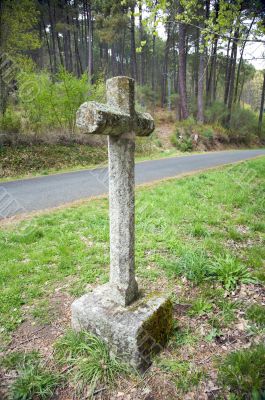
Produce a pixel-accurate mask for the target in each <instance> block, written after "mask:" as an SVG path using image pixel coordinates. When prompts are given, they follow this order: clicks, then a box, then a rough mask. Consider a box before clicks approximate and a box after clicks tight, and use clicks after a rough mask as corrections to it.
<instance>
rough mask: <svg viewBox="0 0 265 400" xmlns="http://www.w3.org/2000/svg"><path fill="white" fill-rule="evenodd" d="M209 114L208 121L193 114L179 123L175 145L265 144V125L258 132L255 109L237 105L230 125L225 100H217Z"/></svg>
mask: <svg viewBox="0 0 265 400" xmlns="http://www.w3.org/2000/svg"><path fill="white" fill-rule="evenodd" d="M205 114H206V115H205V123H204V124H198V123H197V122H196V121H195V120H194V119H193V118H192V117H190V118H188V119H187V120H185V121H181V122H177V123H176V129H175V132H173V134H172V136H171V142H172V144H173V145H174V146H176V147H177V148H178V149H179V150H181V151H192V150H212V149H214V148H218V147H219V148H220V146H226V147H229V146H251V145H256V146H260V145H264V143H265V125H263V128H262V131H261V132H258V115H257V114H256V113H255V112H253V111H252V110H251V109H249V108H241V107H239V106H235V107H234V110H233V113H232V115H231V121H230V125H229V127H228V126H227V125H226V122H225V121H226V118H227V111H226V108H225V106H224V105H223V104H222V103H218V102H216V103H213V104H212V106H211V107H208V108H207V109H206V113H205Z"/></svg>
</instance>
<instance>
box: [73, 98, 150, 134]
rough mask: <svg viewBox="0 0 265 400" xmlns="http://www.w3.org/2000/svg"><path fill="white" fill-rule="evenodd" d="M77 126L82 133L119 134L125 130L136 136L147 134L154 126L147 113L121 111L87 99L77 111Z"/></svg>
mask: <svg viewBox="0 0 265 400" xmlns="http://www.w3.org/2000/svg"><path fill="white" fill-rule="evenodd" d="M76 124H77V126H78V127H79V128H80V129H81V130H82V132H83V133H89V134H99V135H110V136H119V135H121V134H123V133H125V132H134V133H135V134H136V135H137V136H148V135H150V134H151V133H152V132H153V130H154V128H155V124H154V120H153V118H152V117H151V115H150V114H148V113H140V112H135V113H134V116H133V117H132V116H131V115H130V114H128V113H125V112H121V111H120V110H117V109H116V108H114V107H112V106H110V105H108V104H100V103H97V102H95V101H89V102H86V103H84V104H82V105H81V106H80V108H79V109H78V111H77V118H76Z"/></svg>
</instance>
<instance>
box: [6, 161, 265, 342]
mask: <svg viewBox="0 0 265 400" xmlns="http://www.w3.org/2000/svg"><path fill="white" fill-rule="evenodd" d="M246 171H247V173H248V176H250V175H251V174H252V176H253V180H252V181H251V182H250V183H249V181H247V182H245V181H244V179H243V178H244V173H245V172H246ZM264 178H265V158H261V159H257V160H252V161H248V162H245V163H243V164H240V165H233V166H231V167H230V166H229V167H225V168H222V169H220V170H216V171H211V172H207V173H206V172H205V173H201V174H198V175H195V176H192V177H188V178H185V179H179V180H171V181H167V182H163V183H160V184H159V185H155V186H153V187H149V188H145V189H143V188H141V189H139V190H137V193H136V204H137V206H136V265H137V274H138V275H139V276H140V277H141V278H143V279H145V280H146V281H147V282H148V280H150V281H152V280H153V281H154V282H156V281H159V279H160V277H161V278H164V277H167V278H168V286H169V288H170V285H172V284H174V279H175V278H182V277H183V276H185V277H186V278H187V279H188V280H190V281H191V282H192V283H193V284H194V285H202V284H205V285H208V287H209V288H210V287H212V286H215V285H219V286H220V285H222V286H223V287H224V288H225V289H229V290H232V289H234V288H235V287H236V286H238V285H240V284H241V282H250V281H252V280H253V279H254V278H255V277H258V278H259V279H262V274H263V273H264V272H263V271H264V258H265V246H264V238H265V235H264V232H263V231H261V230H262V226H261V224H260V221H262V220H264V198H265V196H264V194H265V184H264V182H265V179H264ZM198 224H199V225H198ZM239 225H241V226H242V225H245V226H247V227H248V228H249V229H248V235H247V238H248V239H251V240H252V241H253V243H254V245H252V246H248V245H246V246H242V247H240V248H239V249H238V248H235V249H234V248H230V247H229V246H228V245H227V243H228V240H229V239H230V233H229V232H231V229H234V230H236V229H237V227H238V226H239ZM194 226H195V227H196V226H197V227H198V226H201V227H203V229H204V230H205V231H207V232H208V234H207V235H205V234H202V231H201V229H199V230H198V229H197V228H196V232H197V234H196V235H194ZM25 228H27V229H25ZM198 233H199V234H198ZM243 243H244V238H243ZM0 265H1V274H0V313H1V330H0V334H1V336H2V339H5V340H7V339H8V337H9V336H10V334H11V333H12V331H13V330H14V329H16V327H18V326H19V325H20V324H21V322H22V321H23V320H24V318H25V317H26V314H25V311H24V309H23V306H24V305H25V304H26V305H29V306H31V309H32V310H33V314H35V317H36V318H39V319H41V318H42V316H43V315H44V314H45V310H46V309H49V304H47V302H46V299H47V298H48V297H49V296H50V295H52V293H53V292H54V290H55V288H56V287H58V286H62V284H63V282H67V285H68V286H67V290H68V291H69V292H70V293H71V294H74V295H80V294H81V293H83V292H84V290H85V287H86V286H87V285H88V284H101V283H104V282H106V281H107V279H108V271H109V220H108V201H107V199H99V200H94V201H89V202H88V203H87V204H84V205H82V206H79V207H71V208H68V209H63V210H60V211H56V212H51V213H49V214H47V215H41V216H38V217H35V218H33V219H32V220H30V221H23V222H22V223H20V224H19V225H15V226H12V225H10V226H7V227H3V228H2V229H1V230H0ZM150 266H151V267H150ZM37 300H38V302H37ZM42 301H43V302H42ZM39 302H40V303H39ZM41 302H42V303H41ZM38 304H39V305H42V307H41V306H38Z"/></svg>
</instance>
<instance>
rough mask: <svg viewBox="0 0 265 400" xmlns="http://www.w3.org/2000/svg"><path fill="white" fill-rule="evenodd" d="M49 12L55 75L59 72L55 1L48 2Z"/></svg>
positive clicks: (49, 0)
mask: <svg viewBox="0 0 265 400" xmlns="http://www.w3.org/2000/svg"><path fill="white" fill-rule="evenodd" d="M48 12H49V20H50V26H51V44H52V46H51V48H52V59H53V67H52V72H53V73H54V74H55V73H56V72H57V57H56V44H55V43H56V33H55V4H54V0H48Z"/></svg>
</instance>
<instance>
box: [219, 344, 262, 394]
mask: <svg viewBox="0 0 265 400" xmlns="http://www.w3.org/2000/svg"><path fill="white" fill-rule="evenodd" d="M219 380H220V382H221V383H222V384H224V385H226V386H228V387H229V388H230V391H231V392H232V393H234V394H235V395H236V396H237V397H236V398H237V399H242V400H243V399H244V400H248V399H249V400H250V399H253V400H262V399H264V396H265V346H264V344H260V345H256V346H253V347H251V348H250V349H245V350H239V351H236V352H233V353H231V354H229V355H228V356H227V357H226V358H225V359H224V360H223V362H222V363H221V365H220V366H219Z"/></svg>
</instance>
